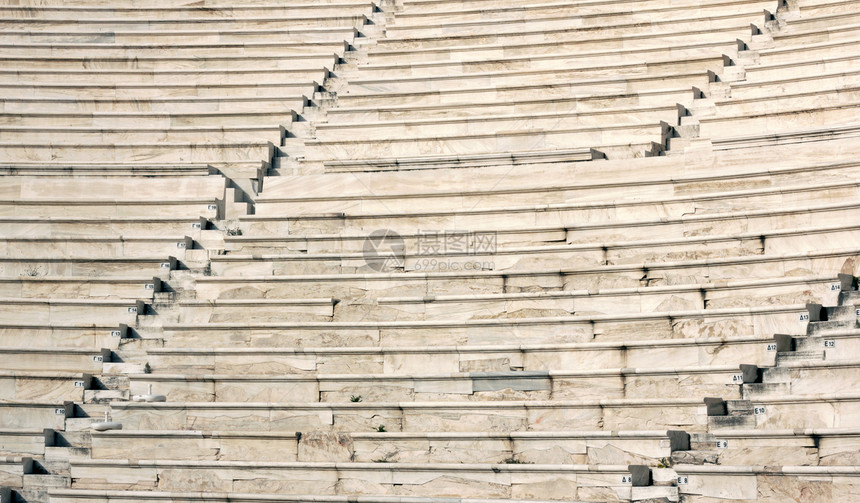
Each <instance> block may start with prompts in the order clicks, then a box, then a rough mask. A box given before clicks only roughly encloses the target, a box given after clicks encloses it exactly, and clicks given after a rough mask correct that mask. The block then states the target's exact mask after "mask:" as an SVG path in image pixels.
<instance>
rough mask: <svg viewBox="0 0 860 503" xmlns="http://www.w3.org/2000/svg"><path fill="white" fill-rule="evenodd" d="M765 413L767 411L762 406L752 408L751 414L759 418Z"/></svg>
mask: <svg viewBox="0 0 860 503" xmlns="http://www.w3.org/2000/svg"><path fill="white" fill-rule="evenodd" d="M765 412H767V409H766V408H765V406H764V405H757V406H755V407H753V414H754V415H756V416H761V415H762V414H764V413H765Z"/></svg>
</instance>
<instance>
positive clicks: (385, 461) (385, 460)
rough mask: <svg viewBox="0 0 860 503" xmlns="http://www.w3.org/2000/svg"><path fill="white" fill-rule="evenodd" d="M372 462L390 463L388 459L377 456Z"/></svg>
mask: <svg viewBox="0 0 860 503" xmlns="http://www.w3.org/2000/svg"><path fill="white" fill-rule="evenodd" d="M373 462H374V463H391V460H390V459H385V458H378V459H374V460H373Z"/></svg>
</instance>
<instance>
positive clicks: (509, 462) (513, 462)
mask: <svg viewBox="0 0 860 503" xmlns="http://www.w3.org/2000/svg"><path fill="white" fill-rule="evenodd" d="M502 463H504V464H506V465H533V464H534V463H532V462H531V461H522V460H519V459H517V458H514V457H510V458H508V459H504V460H502Z"/></svg>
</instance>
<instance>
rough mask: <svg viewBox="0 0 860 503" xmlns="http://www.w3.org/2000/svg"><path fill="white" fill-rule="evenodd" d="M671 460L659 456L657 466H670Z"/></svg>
mask: <svg viewBox="0 0 860 503" xmlns="http://www.w3.org/2000/svg"><path fill="white" fill-rule="evenodd" d="M671 466H672V462H671V461H670V460H668V459H666V458H660V461H659V462H658V463H657V468H671Z"/></svg>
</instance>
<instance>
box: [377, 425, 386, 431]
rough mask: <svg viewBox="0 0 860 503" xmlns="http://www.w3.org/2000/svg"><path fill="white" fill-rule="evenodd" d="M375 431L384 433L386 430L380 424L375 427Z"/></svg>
mask: <svg viewBox="0 0 860 503" xmlns="http://www.w3.org/2000/svg"><path fill="white" fill-rule="evenodd" d="M376 431H377V432H379V433H386V431H387V430H386V429H385V425H384V424H380V425H379V426H377V427H376Z"/></svg>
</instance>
